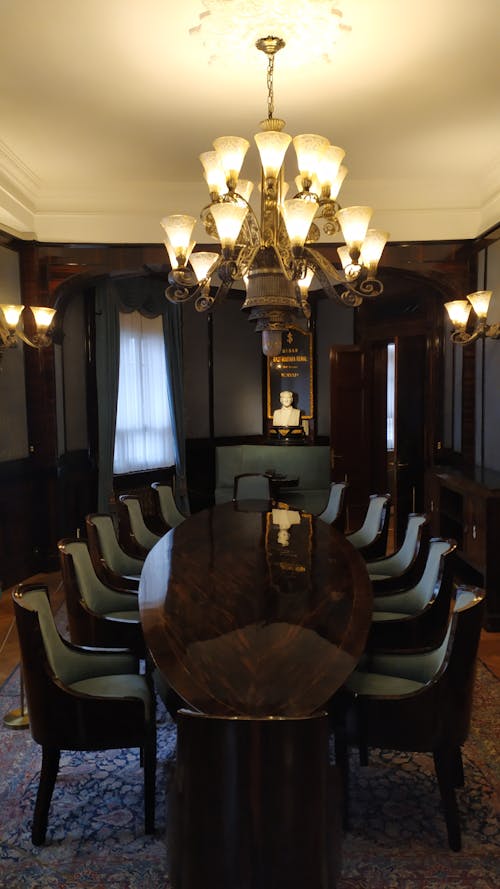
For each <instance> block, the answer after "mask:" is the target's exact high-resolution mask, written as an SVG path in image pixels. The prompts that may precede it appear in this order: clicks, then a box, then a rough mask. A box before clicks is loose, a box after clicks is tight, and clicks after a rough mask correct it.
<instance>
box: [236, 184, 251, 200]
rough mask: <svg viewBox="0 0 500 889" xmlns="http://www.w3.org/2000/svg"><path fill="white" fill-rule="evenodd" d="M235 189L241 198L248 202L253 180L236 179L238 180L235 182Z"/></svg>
mask: <svg viewBox="0 0 500 889" xmlns="http://www.w3.org/2000/svg"><path fill="white" fill-rule="evenodd" d="M236 191H237V192H238V194H239V195H241V197H242V198H243V200H244V201H246V202H247V203H248V201H249V200H250V195H251V194H252V191H253V182H251V181H250V179H238V182H237V183H236Z"/></svg>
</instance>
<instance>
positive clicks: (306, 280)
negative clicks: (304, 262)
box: [299, 267, 314, 290]
mask: <svg viewBox="0 0 500 889" xmlns="http://www.w3.org/2000/svg"><path fill="white" fill-rule="evenodd" d="M313 278H314V272H313V270H312V269H310V268H309V267H308V269H307V272H306V273H305V275H304V277H303V278H301V280H300V281H299V287H300V289H301V290H302V288H304V290H309V288H310V286H311V281H312V279H313Z"/></svg>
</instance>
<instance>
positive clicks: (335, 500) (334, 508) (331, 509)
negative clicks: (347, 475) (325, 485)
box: [318, 482, 347, 525]
mask: <svg viewBox="0 0 500 889" xmlns="http://www.w3.org/2000/svg"><path fill="white" fill-rule="evenodd" d="M346 488H347V482H332V483H331V484H330V494H329V497H328V503H327V504H326V507H325V509H324V510H323V512H322V513H320V515H319V516H318V518H320V519H321V521H322V522H326V523H327V524H328V525H331V524H332V522H334V521H335V519H337V518H338V517H339V515H340V514H341V512H342V507H343V504H344V499H345V492H346Z"/></svg>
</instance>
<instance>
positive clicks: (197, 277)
mask: <svg viewBox="0 0 500 889" xmlns="http://www.w3.org/2000/svg"><path fill="white" fill-rule="evenodd" d="M284 46H285V42H284V40H282V39H281V38H280V37H274V36H268V37H263V38H261V39H259V40H258V41H257V43H256V47H257V49H259V50H260V51H261V52H263V53H264V54H265V55H266V56H267V60H268V62H267V87H268V96H267V105H268V115H267V118H266V119H265V120H264V121H262V122H261V124H260V127H261V132H259V133H257V134H256V135H255V137H254V138H255V142H256V143H257V148H258V150H259V154H260V161H261V166H262V171H261V213H260V220H259V219H258V218H257V215H256V213H255V212H254V210H253V209H252V207H251V206H250V203H249V199H250V194H251V191H252V189H253V183H251V182H249V181H247V180H243V179H240V178H239V175H240V170H241V167H242V165H243V160H244V157H245V154H246V151H247V149H248V147H249V143H248V141H247V140H246V139H243V138H241V137H238V136H223V137H220V138H218V139H215V141H214V143H213V146H214V151H208V152H204V153H203V154H201V155H200V160H201V162H202V165H203V168H204V176H205V179H206V182H207V185H208V190H209V193H210V204H209V205H208V206H206V207H205V208H204V209H203V210H202V211H201V214H200V218H201V221H202V223H203V225H204V228H205V231H206V232H207V234H208V235H209V236H211V237H213V238H215V239H217V240H219V241H220V244H221V252H220V253H215V252H214V253H200V254H197V253H193V252H192V251H193V248H194V246H195V242H194V240H192V234H193V229H194V226H195V223H196V219H195V218H194V217H193V216H186V215H173V216H167V217H165V218H164V219H162V221H161V225H162V227H163V229H164V231H165V233H166V236H167V239H166V241H165V247H166V249H167V252H168V254H169V257H170V262H171V272H170V274H169V287H167V290H166V291H165V294H166V296H167V298H168V299H169V300H171V301H172V302H176V303H179V302H184V301H185V300H189V299H192V298H194V304H195V308H196V309H197V310H198V311H200V312H204V311H210V310H211V309H213V308H214V306H215V305H216V304H217V303H218V302H220V301H221V300H222V299H223V298H224V296H225V295H226V294H227V293H228V292H229V291H230V290H231V288H232V286H233V284H234V282H235V281H236V280H238V279H243V280H244V282H245V285H246V299H245V301H244V303H243V305H242V309H243V310H245V311H248V312H249V320H251V321H254V322H255V329H256V330H257V331H259V332H262V349H263V352H264V354H266V355H270V356H274V355H279V354H280V352H281V337H282V331H283V330H286V329H287V328H288V327H290V325H292V324H294V323H296V322H297V320H298V319H300V318H306V319H308V318H309V317H310V313H311V309H310V305H309V301H308V285H307V281H308V280H309V281H310V279H311V277H312V275H314V276H315V277H316V279H317V281H318V283H319V285H320V287H321V288H322V289H323V290H324V291H325V293H326V294H327V295H328V296H329V297H331V298H333V299H336V300H337V301H339V302H340V303H342V304H343V305H345V306H349V307H355V306H359V305H360V304H361V302H362V301H363V298H365V297H373V296H377V295H378V294H380V293H382V291H383V285H382V283H381V281H380V280H378V279H377V278H376V273H377V267H378V262H379V260H380V256H381V254H382V250H383V248H384V245H385V243H386V241H387V239H388V237H389V236H388V233H387V232H379V231H376V230H375V229H369V228H368V226H369V222H370V217H371V215H372V212H373V211H372V209H371V207H346V208H345V209H341V207H340V205H339V204H338V203H337V196H338V192H339V190H340V187H341V184H342V181H343V179H344V177H345V174H346V172H347V170H346V168H345V167H344V166H343V165H342V160H343V158H344V156H345V152H344V150H343V149H342V148H339V147H338V146H336V145H331V144H330V142H329V140H328V139H327V138H326V137H324V136H318V135H314V134H302V135H299V136H295V138H293V139H292V136H290V135H288V134H287V133H285V132H284V127H285V121H283V120H280V119H279V118H276V117H275V116H274V88H273V72H274V59H275V55H276V53H278V52H279V51H280V50H281V49H283V47H284ZM291 142H293V145H294V148H295V152H296V156H297V163H298V168H299V175H298V177H297V178H296V179H295V183H296V186H297V192H296V194H295V196H294V197H292V198H291V199H286V192H287V190H288V185H287V184H286V183H285V181H284V172H283V163H284V157H285V153H286V150H287V148H288V146H289V145H290V143H291ZM320 226H321V227H322V230H323V232H324V233H325V234H328V235H331V234H334V233H336V232H338V231H342V235H343V238H344V240H345V241H346V245H345V246H344V247H341V248H339V250H338V253H339V258H340V260H341V264H342V268H341V269H340V268H339V269H337V268H336V267H335V266H334V265H333V264H332V263H331V262H329V261H328V260H327V259H326V257H325V256H324V255H323V254H322V253H321V252H319V251H318V250H316V249H314V248H313V247H312V246H311V245H312V244H313V243H314V242H315V241H318V239H319V237H320ZM216 277H217V278H218V280H219V283H218V289H217V290H216V292H215V293H213V292H212V291H211V286H212V285H213V284H214V281H215V279H216Z"/></svg>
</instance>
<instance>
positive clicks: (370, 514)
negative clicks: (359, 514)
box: [346, 494, 391, 560]
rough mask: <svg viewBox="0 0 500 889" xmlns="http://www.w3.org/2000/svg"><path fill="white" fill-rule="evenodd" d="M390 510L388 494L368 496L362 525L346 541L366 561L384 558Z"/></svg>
mask: <svg viewBox="0 0 500 889" xmlns="http://www.w3.org/2000/svg"><path fill="white" fill-rule="evenodd" d="M390 508H391V497H390V494H370V498H369V501H368V506H367V509H366V513H365V518H364V520H363V524H362V525H361V527H360V528H358V530H357V531H353V532H352V533H351V534H347V535H346V537H347V540H348V541H349V543H352V545H353V546H354V547H356V549H357V550H358V551H359V552H360V553H361V555H362V556H363V558H365V559H366V560H369V559H376V558H378V557H379V556H385V553H386V549H387V535H388V531H389V518H390Z"/></svg>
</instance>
